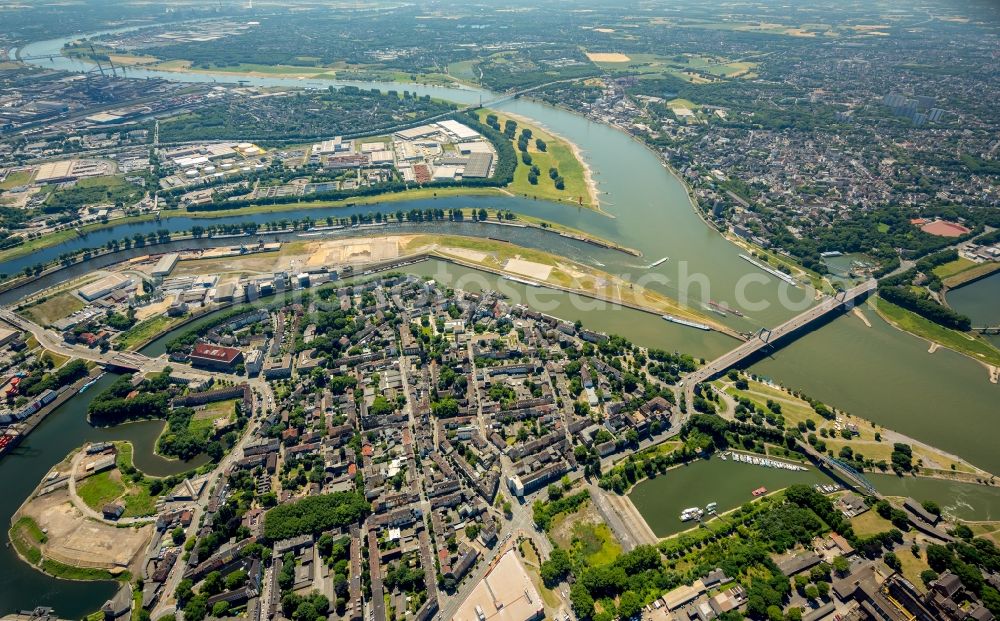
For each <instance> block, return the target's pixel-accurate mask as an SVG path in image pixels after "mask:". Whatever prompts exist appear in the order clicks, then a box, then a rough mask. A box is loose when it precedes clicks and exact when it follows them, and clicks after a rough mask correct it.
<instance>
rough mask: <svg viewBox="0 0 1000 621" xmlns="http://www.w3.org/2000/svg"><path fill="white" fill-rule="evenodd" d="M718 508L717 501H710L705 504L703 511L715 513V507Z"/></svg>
mask: <svg viewBox="0 0 1000 621" xmlns="http://www.w3.org/2000/svg"><path fill="white" fill-rule="evenodd" d="M718 508H719V503H717V502H710V503H708V504H707V505H705V513H715V511H716V509H718Z"/></svg>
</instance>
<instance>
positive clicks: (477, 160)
mask: <svg viewBox="0 0 1000 621" xmlns="http://www.w3.org/2000/svg"><path fill="white" fill-rule="evenodd" d="M492 165H493V154H492V153H471V154H470V155H469V161H468V162H467V163H466V164H465V172H463V173H462V177H464V178H466V179H484V178H486V177H489V176H490V166H492Z"/></svg>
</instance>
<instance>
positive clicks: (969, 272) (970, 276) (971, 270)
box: [935, 261, 1000, 289]
mask: <svg viewBox="0 0 1000 621" xmlns="http://www.w3.org/2000/svg"><path fill="white" fill-rule="evenodd" d="M947 265H951V264H950V263H949V264H947ZM942 267H943V266H942ZM997 270H1000V262H997V261H990V262H988V263H979V264H976V265H973V266H971V267H968V268H966V269H964V270H962V271H960V272H958V273H955V274H952V275H950V276H948V277H945V278H942V280H941V282H943V283H944V285H945V286H946V287H948V288H949V289H954V288H956V287H960V286H961V285H964V284H965V283H967V282H969V281H972V280H976V279H977V278H980V277H983V276H986V275H987V274H992V273H993V272H995V271H997ZM935 271H936V270H935Z"/></svg>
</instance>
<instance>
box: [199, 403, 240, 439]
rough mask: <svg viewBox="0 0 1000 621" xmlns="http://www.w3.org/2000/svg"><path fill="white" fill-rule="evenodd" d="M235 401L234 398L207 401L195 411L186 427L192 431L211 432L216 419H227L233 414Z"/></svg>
mask: <svg viewBox="0 0 1000 621" xmlns="http://www.w3.org/2000/svg"><path fill="white" fill-rule="evenodd" d="M235 403H236V399H229V400H227V401H216V402H215V403H209V404H208V405H206V406H205V407H204V408H203V409H200V410H196V411H195V414H194V416H192V417H191V423H190V424H189V425H188V428H189V429H191V431H192V432H194V433H211V432H212V426H213V425H214V424H215V421H216V420H218V419H229V418H231V417H232V416H233V413H234V412H235V407H234V406H235Z"/></svg>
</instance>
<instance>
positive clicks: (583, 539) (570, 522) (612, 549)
mask: <svg viewBox="0 0 1000 621" xmlns="http://www.w3.org/2000/svg"><path fill="white" fill-rule="evenodd" d="M549 536H550V537H551V538H552V541H553V543H555V544H556V545H558V546H559V547H561V548H564V549H566V550H572V551H573V553H574V554H577V555H580V556H581V557H583V558H585V559H586V560H587V562H588V563H589V564H590V565H592V566H597V565H606V564H608V563H610V562H611V561H613V560H615V559H616V558H617V557H618V556H619V555H620V554H621V551H622V549H621V546H620V545H618V542H617V541H615V538H614V535H612V534H611V529H610V528H608V525H607V524H605V523H604V522H603V521H602V519H601V517H600V516H599V515H598V514H597V510H596V508H595V507H594V505H593V503H592V502H590V501H587V502H586V503H584V504H583V505H582V506H581V507H580V508H579V509H577V510H576V511H574V512H573V513H561V514H559V515H558V516H556V518H555V519H554V520H553V521H552V527H551V528H550V529H549Z"/></svg>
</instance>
